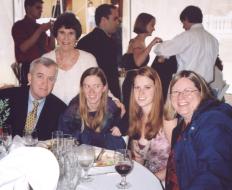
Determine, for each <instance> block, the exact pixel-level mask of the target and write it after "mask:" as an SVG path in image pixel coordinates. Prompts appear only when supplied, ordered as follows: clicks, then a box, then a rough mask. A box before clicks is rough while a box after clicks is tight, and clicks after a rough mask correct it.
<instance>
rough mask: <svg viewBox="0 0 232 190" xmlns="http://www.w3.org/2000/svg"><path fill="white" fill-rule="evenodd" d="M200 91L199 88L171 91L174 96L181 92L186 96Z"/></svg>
mask: <svg viewBox="0 0 232 190" xmlns="http://www.w3.org/2000/svg"><path fill="white" fill-rule="evenodd" d="M196 91H198V90H197V89H194V90H193V89H184V90H183V91H182V92H180V91H175V90H174V91H171V93H170V95H171V97H172V98H176V97H178V96H179V95H180V94H182V95H183V96H185V97H188V96H191V95H192V93H193V92H196Z"/></svg>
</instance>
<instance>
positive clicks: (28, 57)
mask: <svg viewBox="0 0 232 190" xmlns="http://www.w3.org/2000/svg"><path fill="white" fill-rule="evenodd" d="M42 4H43V1H42V0H25V2H24V8H25V11H26V15H25V17H24V18H23V19H22V20H20V21H17V22H16V23H15V24H14V25H13V28H12V36H13V39H14V44H15V57H16V61H17V63H22V67H21V76H20V78H21V81H20V82H21V84H22V85H23V86H26V85H27V83H28V80H27V74H28V72H29V67H30V63H31V62H32V61H33V60H34V59H36V58H38V57H40V56H41V55H43V54H44V53H46V52H48V51H50V50H52V49H53V48H54V45H55V40H54V38H53V37H48V36H47V34H46V33H45V32H46V31H47V30H48V29H50V28H51V23H50V22H48V23H45V24H38V23H36V19H39V18H40V17H41V13H42Z"/></svg>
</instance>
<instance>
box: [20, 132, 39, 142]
mask: <svg viewBox="0 0 232 190" xmlns="http://www.w3.org/2000/svg"><path fill="white" fill-rule="evenodd" d="M23 138H24V144H25V145H26V146H35V145H36V144H37V143H38V142H39V140H38V133H37V130H36V129H33V130H32V131H28V130H24V134H23Z"/></svg>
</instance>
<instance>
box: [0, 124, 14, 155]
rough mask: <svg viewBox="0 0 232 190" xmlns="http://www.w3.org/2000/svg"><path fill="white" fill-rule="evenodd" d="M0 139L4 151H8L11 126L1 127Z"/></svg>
mask: <svg viewBox="0 0 232 190" xmlns="http://www.w3.org/2000/svg"><path fill="white" fill-rule="evenodd" d="M1 139H2V141H3V144H4V146H5V148H6V151H7V152H8V151H9V148H10V146H11V144H12V130H11V125H9V124H6V125H4V126H3V127H2V133H1Z"/></svg>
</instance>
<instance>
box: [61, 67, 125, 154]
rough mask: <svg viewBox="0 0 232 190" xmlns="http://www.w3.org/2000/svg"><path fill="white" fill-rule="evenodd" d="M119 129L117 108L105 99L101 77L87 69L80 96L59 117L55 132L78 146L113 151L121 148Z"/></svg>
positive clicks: (102, 76)
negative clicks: (64, 135)
mask: <svg viewBox="0 0 232 190" xmlns="http://www.w3.org/2000/svg"><path fill="white" fill-rule="evenodd" d="M120 127H122V126H121V118H120V109H119V108H117V106H116V104H115V103H114V101H113V100H112V99H111V98H109V97H108V84H107V80H106V76H105V74H104V73H103V71H102V70H101V69H100V68H98V67H92V68H89V69H87V70H86V71H85V72H84V73H83V74H82V76H81V79H80V94H79V95H78V96H76V97H75V98H74V99H73V100H72V101H71V102H70V104H69V106H68V108H67V109H66V111H65V112H64V114H63V115H62V117H61V118H60V122H59V129H60V130H62V131H63V132H64V133H65V134H72V135H73V136H74V137H75V138H76V139H77V140H78V141H79V142H80V143H81V144H89V145H94V146H98V147H102V148H107V149H112V150H115V149H119V148H125V142H124V140H123V138H122V136H121V132H120V129H119V128H120Z"/></svg>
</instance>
